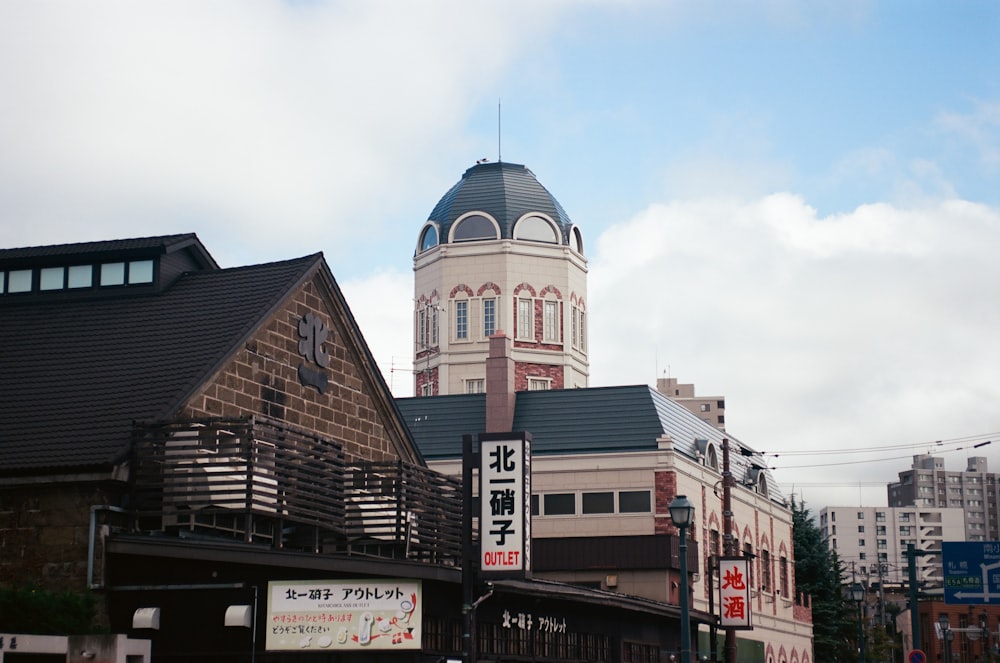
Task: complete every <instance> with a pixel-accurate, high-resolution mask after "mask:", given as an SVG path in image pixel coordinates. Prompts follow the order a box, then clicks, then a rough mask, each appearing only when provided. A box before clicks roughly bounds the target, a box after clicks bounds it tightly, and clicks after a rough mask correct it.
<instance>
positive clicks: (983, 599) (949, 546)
mask: <svg viewBox="0 0 1000 663" xmlns="http://www.w3.org/2000/svg"><path fill="white" fill-rule="evenodd" d="M941 559H942V562H943V565H944V602H945V603H954V604H970V603H973V604H986V603H990V602H993V603H1000V541H944V542H943V543H942V544H941Z"/></svg>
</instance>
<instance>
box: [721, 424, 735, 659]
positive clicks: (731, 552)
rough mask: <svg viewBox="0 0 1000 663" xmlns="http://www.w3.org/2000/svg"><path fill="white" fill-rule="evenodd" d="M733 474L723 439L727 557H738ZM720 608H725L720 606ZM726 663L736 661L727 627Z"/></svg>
mask: <svg viewBox="0 0 1000 663" xmlns="http://www.w3.org/2000/svg"><path fill="white" fill-rule="evenodd" d="M734 483H735V482H734V480H733V473H732V472H730V471H729V438H725V437H724V438H722V549H723V554H724V555H725V556H726V557H735V556H736V539H735V538H734V537H733V502H732V489H733V484H734ZM720 608H723V609H724V607H722V606H720ZM725 656H726V660H725V663H737V661H736V629H734V628H732V627H726V645H725Z"/></svg>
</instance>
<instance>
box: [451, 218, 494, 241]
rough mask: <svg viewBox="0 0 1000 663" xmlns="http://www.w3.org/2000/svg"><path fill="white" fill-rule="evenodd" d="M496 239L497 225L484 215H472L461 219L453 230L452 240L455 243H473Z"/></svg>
mask: <svg viewBox="0 0 1000 663" xmlns="http://www.w3.org/2000/svg"><path fill="white" fill-rule="evenodd" d="M496 238H497V226H496V224H494V223H493V221H491V220H490V219H488V218H487V217H485V216H483V215H482V214H470V215H469V216H466V217H464V218H462V219H459V220H458V221H457V222H456V223H455V226H454V227H453V228H452V230H451V240H452V241H453V242H473V241H476V240H484V239H496Z"/></svg>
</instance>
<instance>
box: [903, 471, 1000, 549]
mask: <svg viewBox="0 0 1000 663" xmlns="http://www.w3.org/2000/svg"><path fill="white" fill-rule="evenodd" d="M887 492H888V497H889V502H888V503H889V506H894V507H895V506H920V507H938V508H946V507H947V508H952V509H958V510H961V511H962V512H963V514H964V522H965V531H964V533H963V534H962V536H960V537H957V538H956V539H953V540H959V541H996V540H997V539H998V538H1000V511H998V510H997V501H998V494H1000V487H998V485H997V475H996V474H994V473H992V472H989V471H988V469H987V462H986V458H985V457H982V456H972V457H970V458H968V459H967V465H966V468H965V470H963V471H954V470H946V469H944V459H943V458H941V457H939V456H933V455H930V454H922V455H918V456H914V457H913V465H912V467H911V468H910V469H909V470H906V471H904V472H900V473H899V481H895V482H893V483H890V484H889V485H888V486H887Z"/></svg>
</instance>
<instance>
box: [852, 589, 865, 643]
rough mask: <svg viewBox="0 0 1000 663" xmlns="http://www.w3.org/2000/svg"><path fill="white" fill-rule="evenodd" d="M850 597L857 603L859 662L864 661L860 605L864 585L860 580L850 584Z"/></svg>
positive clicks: (863, 637) (863, 629) (863, 636)
mask: <svg viewBox="0 0 1000 663" xmlns="http://www.w3.org/2000/svg"><path fill="white" fill-rule="evenodd" d="M851 598H852V599H854V602H855V603H857V604H858V652H859V653H860V656H859V657H858V660H859V661H861V663H864V661H865V619H864V613H863V612H862V610H861V606H862V604H863V603H864V600H865V586H864V585H862V584H861V583H860V582H856V583H854V584H853V585H851Z"/></svg>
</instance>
